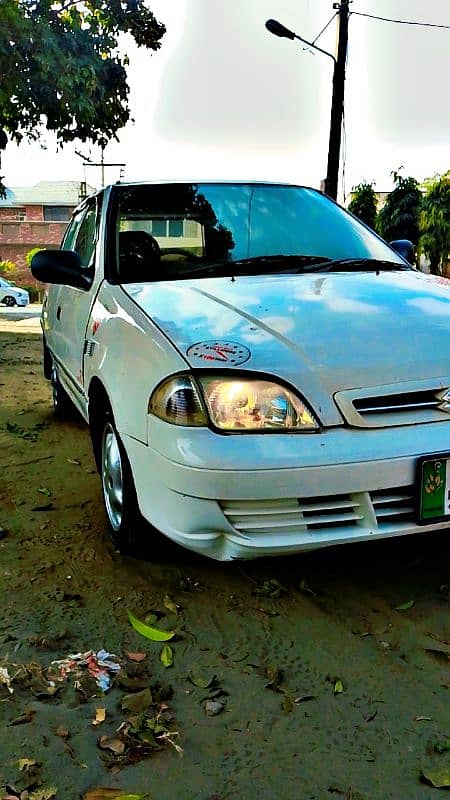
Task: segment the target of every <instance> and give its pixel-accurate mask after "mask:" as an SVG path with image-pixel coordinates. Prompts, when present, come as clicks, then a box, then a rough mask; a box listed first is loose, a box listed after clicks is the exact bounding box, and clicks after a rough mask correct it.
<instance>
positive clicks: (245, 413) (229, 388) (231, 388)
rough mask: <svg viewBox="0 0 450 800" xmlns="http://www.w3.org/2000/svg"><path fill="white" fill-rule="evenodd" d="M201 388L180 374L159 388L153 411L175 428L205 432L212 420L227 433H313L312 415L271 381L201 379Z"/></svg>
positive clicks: (314, 420) (300, 403) (314, 419)
mask: <svg viewBox="0 0 450 800" xmlns="http://www.w3.org/2000/svg"><path fill="white" fill-rule="evenodd" d="M197 380H198V382H199V384H200V387H201V389H202V393H203V398H204V403H203V402H202V399H201V396H200V392H199V389H198V388H197V386H196V383H195V381H194V379H193V378H191V377H190V376H189V375H177V376H175V377H173V378H168V379H167V380H166V381H164V382H163V383H162V384H160V385H159V386H158V387H157V388H156V389H155V391H154V392H153V395H152V397H151V398H150V402H149V407H148V410H149V412H151V413H152V414H155V416H157V417H159V418H160V419H163V420H165V421H166V422H170V423H172V424H173V425H187V426H195V427H199V426H201V427H204V426H207V425H208V416H207V414H206V411H205V406H206V409H207V411H208V415H209V418H210V420H211V422H212V424H213V425H214V426H215V427H216V428H219V429H220V430H223V431H236V432H237V431H242V432H243V431H245V430H248V431H259V430H271V431H280V432H281V431H314V430H318V428H319V424H318V421H317V420H316V418H315V416H314V414H313V412H312V411H311V410H310V408H309V407H308V406H307V405H306V403H305V402H304V401H303V400H301V399H300V398H299V397H297V395H295V394H294V393H293V392H292V391H290V390H289V389H286V388H285V387H284V386H280V385H279V384H276V383H273V382H272V381H267V380H259V379H257V378H244V377H242V378H239V377H234V376H233V377H232V376H217V375H215V376H209V375H203V376H201V377H199V378H198V379H197Z"/></svg>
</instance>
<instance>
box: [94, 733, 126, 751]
mask: <svg viewBox="0 0 450 800" xmlns="http://www.w3.org/2000/svg"><path fill="white" fill-rule="evenodd" d="M98 746H99V747H100V749H101V750H110V751H111V753H114V755H115V756H121V755H122V754H123V753H124V752H125V743H124V742H122V739H110V738H109V737H108V736H100V739H99V741H98Z"/></svg>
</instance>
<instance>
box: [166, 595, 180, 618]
mask: <svg viewBox="0 0 450 800" xmlns="http://www.w3.org/2000/svg"><path fill="white" fill-rule="evenodd" d="M163 602H164V605H165V607H166V608H167V609H168V610H169V611H172V613H173V614H176V616H178V606H177V604H176V603H175V600H172V598H171V597H170V596H169V595H168V594H166V596H165V598H164V601H163Z"/></svg>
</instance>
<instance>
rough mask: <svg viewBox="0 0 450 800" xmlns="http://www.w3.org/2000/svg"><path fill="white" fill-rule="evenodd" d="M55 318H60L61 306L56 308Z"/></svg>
mask: <svg viewBox="0 0 450 800" xmlns="http://www.w3.org/2000/svg"><path fill="white" fill-rule="evenodd" d="M56 319H61V306H58V308H57V309H56Z"/></svg>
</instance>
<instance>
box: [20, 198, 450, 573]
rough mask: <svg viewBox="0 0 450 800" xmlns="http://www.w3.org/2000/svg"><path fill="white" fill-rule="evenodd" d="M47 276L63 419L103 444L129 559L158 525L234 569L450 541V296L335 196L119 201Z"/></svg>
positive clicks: (77, 215) (83, 217)
mask: <svg viewBox="0 0 450 800" xmlns="http://www.w3.org/2000/svg"><path fill="white" fill-rule="evenodd" d="M32 272H33V274H34V275H35V277H36V278H38V279H39V280H42V281H45V282H47V283H50V284H51V285H50V289H49V292H48V298H47V301H46V304H45V306H44V309H43V318H42V323H43V333H44V368H45V374H46V376H47V377H48V378H50V379H51V381H52V384H53V392H54V405H55V409H56V411H57V412H63V411H64V410H66V408H67V406H68V405H71V404H73V405H75V406H76V407H77V409H78V410H79V411H80V412H81V414H82V415H83V417H84V418H85V420H86V421H87V422H88V424H89V426H90V431H91V436H92V442H93V448H94V454H95V457H96V461H97V466H98V469H99V472H100V476H101V481H102V487H103V497H104V504H105V509H106V515H107V519H108V523H109V527H110V530H111V533H112V535H113V538H114V540H115V541H116V543H117V544H118V545H119V546H120V547H122V548H127V547H129V546H130V544H133V545H134V546H135V547H136V545H137V547H139V542H140V541H142V537H143V536H147V537H148V536H152V527H151V526H153V529H157V530H158V531H162V533H164V534H165V535H166V536H168V537H169V538H170V539H173V540H174V541H175V542H178V543H179V544H181V545H184V546H185V547H187V548H189V549H191V550H195V551H198V552H200V553H204V554H207V555H209V556H212V557H213V558H216V559H221V560H227V559H234V558H253V557H255V556H264V555H271V554H287V553H296V552H299V551H302V550H309V549H313V548H319V547H324V546H327V545H336V544H341V543H346V542H356V541H363V540H372V539H380V538H385V537H388V536H394V535H400V534H412V533H416V532H417V531H420V530H422V531H432V530H437V529H440V528H445V527H447V526H448V524H449V519H450V499H449V498H450V351H449V345H448V342H449V340H450V282H449V281H446V280H444V279H437V278H434V277H431V276H426V275H423V274H422V273H420V272H418V271H416V270H415V269H413V268H411V267H410V265H408V264H407V262H406V261H405V260H404V259H403V258H402V257H400V256H399V255H398V254H397V253H396V252H395V251H394V249H392V248H391V247H389V246H388V245H387V244H386V243H385V242H383V241H382V240H381V239H380V238H379V237H378V236H376V235H375V234H374V233H372V231H370V230H369V229H368V228H366V227H365V226H364V225H362V224H361V223H360V222H359V221H358V220H356V219H355V218H354V217H353V216H352V215H350V214H348V213H347V212H346V211H344V210H343V209H341V208H340V207H339V206H338V205H336V204H335V203H334V202H332V201H331V200H329V199H328V198H327V197H325V196H324V195H322V194H321V193H319V192H317V191H315V190H313V189H308V188H304V187H297V186H286V185H280V184H268V183H225V182H222V183H158V184H149V183H145V184H115V185H114V186H111V187H108V188H106V189H105V190H104V191H101V192H99V193H98V194H97V195H96V196H93V197H91V198H89V199H87V200H85V201H84V202H83V204H82V205H80V206H79V208H78V209H77V210H76V211H75V212H74V215H73V218H72V221H71V223H70V225H69V228H68V230H67V233H66V236H65V238H64V241H63V243H62V250H59V251H58V250H56V251H41V252H39V253H38V254H37V255H36V256H35V257H34V260H33V264H32ZM142 517H143V518H144V519H145V520H146V521H147V522H148V523H150V527H149V526H147V527H146V526H143V525H142ZM153 534H154V530H153ZM156 542H157V537H156V536H155V539H154V543H155V552H156V553H157V544H156Z"/></svg>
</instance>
